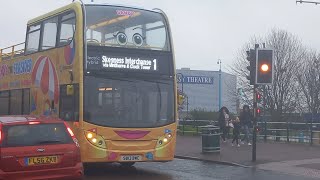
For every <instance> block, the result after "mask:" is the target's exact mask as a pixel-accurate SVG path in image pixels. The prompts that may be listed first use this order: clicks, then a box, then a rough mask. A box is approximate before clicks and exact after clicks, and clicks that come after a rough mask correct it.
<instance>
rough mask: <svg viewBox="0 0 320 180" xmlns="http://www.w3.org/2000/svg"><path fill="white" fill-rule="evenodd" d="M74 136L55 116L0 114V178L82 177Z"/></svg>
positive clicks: (1, 179)
mask: <svg viewBox="0 0 320 180" xmlns="http://www.w3.org/2000/svg"><path fill="white" fill-rule="evenodd" d="M82 177H83V166H82V163H81V158H80V149H79V144H78V141H77V139H76V138H75V136H74V134H73V132H72V130H71V129H70V127H68V125H67V124H66V123H65V122H64V121H62V120H60V119H56V118H48V117H32V116H1V117H0V180H11V179H12V180H20V179H26V180H31V179H32V180H36V179H82Z"/></svg>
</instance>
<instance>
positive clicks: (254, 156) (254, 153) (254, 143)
mask: <svg viewBox="0 0 320 180" xmlns="http://www.w3.org/2000/svg"><path fill="white" fill-rule="evenodd" d="M257 88H258V85H256V84H255V85H254V87H253V132H252V161H253V162H255V161H256V159H257V131H256V126H257V108H258V105H257V98H256V93H257Z"/></svg>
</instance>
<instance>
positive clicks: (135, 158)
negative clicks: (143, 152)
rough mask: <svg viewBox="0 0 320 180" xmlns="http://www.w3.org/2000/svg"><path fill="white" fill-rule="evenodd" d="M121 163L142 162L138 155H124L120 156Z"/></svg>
mask: <svg viewBox="0 0 320 180" xmlns="http://www.w3.org/2000/svg"><path fill="white" fill-rule="evenodd" d="M120 160H121V161H142V156H140V155H126V156H121V159H120Z"/></svg>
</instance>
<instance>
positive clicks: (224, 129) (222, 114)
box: [218, 106, 230, 142]
mask: <svg viewBox="0 0 320 180" xmlns="http://www.w3.org/2000/svg"><path fill="white" fill-rule="evenodd" d="M229 120H230V115H229V110H228V108H226V107H224V106H223V107H222V108H221V109H220V110H219V119H218V122H219V127H220V131H221V133H222V134H221V137H222V140H223V142H226V135H227V133H228V130H229V128H228V124H229Z"/></svg>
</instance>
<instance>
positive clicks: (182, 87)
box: [177, 73, 184, 94]
mask: <svg viewBox="0 0 320 180" xmlns="http://www.w3.org/2000/svg"><path fill="white" fill-rule="evenodd" d="M177 75H180V76H181V77H182V79H181V91H182V94H183V80H184V76H183V74H182V73H177Z"/></svg>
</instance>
